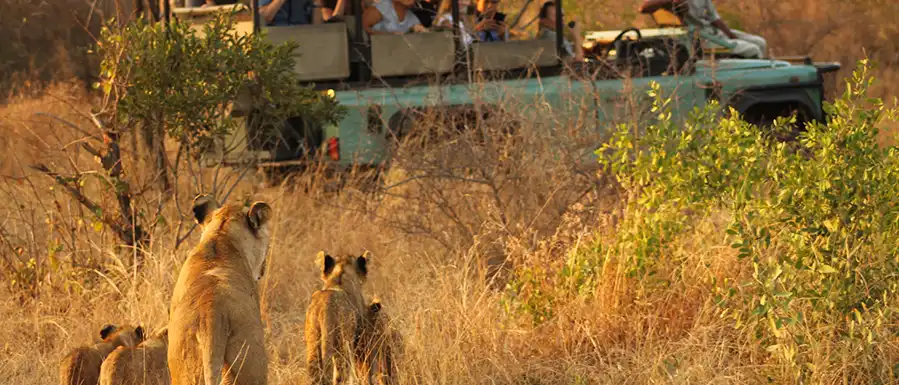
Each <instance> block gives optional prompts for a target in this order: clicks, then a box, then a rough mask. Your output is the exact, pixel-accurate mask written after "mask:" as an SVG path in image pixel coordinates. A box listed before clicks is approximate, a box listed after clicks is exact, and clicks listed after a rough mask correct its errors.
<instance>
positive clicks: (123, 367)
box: [100, 327, 171, 385]
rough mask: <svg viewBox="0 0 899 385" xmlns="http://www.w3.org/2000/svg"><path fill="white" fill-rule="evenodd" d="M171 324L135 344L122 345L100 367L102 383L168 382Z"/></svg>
mask: <svg viewBox="0 0 899 385" xmlns="http://www.w3.org/2000/svg"><path fill="white" fill-rule="evenodd" d="M168 336H169V334H168V328H166V327H164V328H162V329H161V330H159V331H158V332H156V333H154V334H153V336H152V337H150V338H148V339H147V340H145V341H144V342H141V343H140V344H138V345H137V346H135V347H126V346H120V347H119V348H118V349H116V350H114V351H113V352H112V353H110V354H109V356H108V357H106V360H104V361H103V365H102V366H101V367H100V385H139V384H140V385H168V384H169V383H171V379H170V377H169V367H168V362H167V361H166V349H167V347H166V346H167V345H168Z"/></svg>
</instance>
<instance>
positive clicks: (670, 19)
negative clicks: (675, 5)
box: [652, 8, 684, 27]
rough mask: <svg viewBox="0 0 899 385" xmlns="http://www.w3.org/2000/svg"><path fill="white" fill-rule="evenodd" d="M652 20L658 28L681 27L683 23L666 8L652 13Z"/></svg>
mask: <svg viewBox="0 0 899 385" xmlns="http://www.w3.org/2000/svg"><path fill="white" fill-rule="evenodd" d="M652 20H653V21H655V22H656V24H657V25H658V26H659V27H681V26H683V25H684V22H683V21H682V20H681V18H680V17H678V16H677V15H676V14H674V12H672V11H671V10H670V9H667V8H659V9H657V10H656V11H655V12H653V13H652Z"/></svg>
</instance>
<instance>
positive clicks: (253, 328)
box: [167, 196, 271, 385]
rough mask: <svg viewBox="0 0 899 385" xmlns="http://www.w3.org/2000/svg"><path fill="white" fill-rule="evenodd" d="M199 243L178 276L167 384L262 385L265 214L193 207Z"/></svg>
mask: <svg viewBox="0 0 899 385" xmlns="http://www.w3.org/2000/svg"><path fill="white" fill-rule="evenodd" d="M194 214H195V216H196V219H197V222H198V223H200V224H201V225H202V228H203V232H202V236H201V239H200V242H199V244H198V245H197V246H196V247H195V248H194V249H193V250H192V251H191V253H190V255H189V256H188V258H187V260H186V261H185V262H184V265H183V266H182V267H181V271H180V273H179V275H178V282H177V283H176V284H175V289H174V292H173V294H172V303H171V312H170V317H171V318H170V320H169V344H168V352H167V354H168V366H169V371H170V372H171V376H172V385H198V384H205V385H219V384H220V383H222V381H224V383H225V384H235V385H238V384H239V385H265V384H266V383H267V376H268V358H267V356H266V351H265V341H264V339H265V337H264V330H263V324H262V316H261V311H260V308H259V292H258V290H259V289H258V280H259V279H261V278H262V274H263V272H264V270H265V258H266V254H267V252H268V245H269V240H270V237H271V235H270V230H269V222H270V220H269V219H270V217H271V208H270V207H269V206H268V205H267V204H265V203H262V202H256V203H254V204H253V205H252V206H251V207H250V208H249V209H248V208H246V207H242V206H240V205H227V206H223V207H221V208H218V206H217V205H215V203H214V200H212V199H211V198H209V197H208V196H199V197H197V198H196V199H195V200H194Z"/></svg>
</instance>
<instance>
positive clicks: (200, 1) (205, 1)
mask: <svg viewBox="0 0 899 385" xmlns="http://www.w3.org/2000/svg"><path fill="white" fill-rule="evenodd" d="M185 3H186V4H185V6H187V7H209V6H212V5H230V4H237V0H187V1H186V2H185Z"/></svg>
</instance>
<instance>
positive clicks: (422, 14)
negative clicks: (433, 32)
mask: <svg viewBox="0 0 899 385" xmlns="http://www.w3.org/2000/svg"><path fill="white" fill-rule="evenodd" d="M437 2H438V1H437V0H418V1H416V4H415V6H413V7H412V8H411V10H412V13H414V14H415V16H417V17H418V21H420V22H421V25H422V26H424V27H425V28H431V25H432V24H433V23H434V20H435V19H436V17H437Z"/></svg>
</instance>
